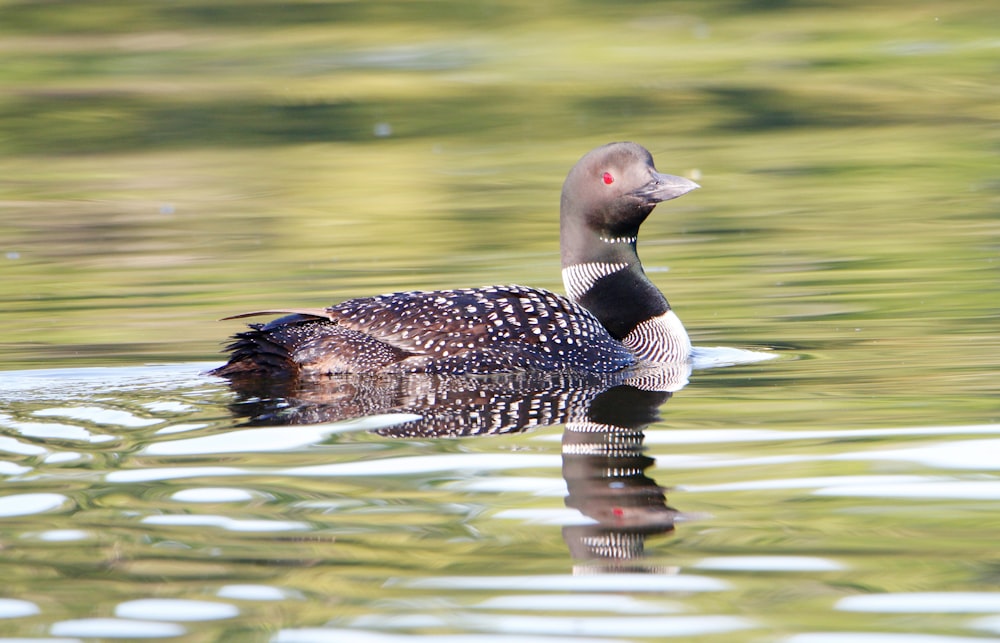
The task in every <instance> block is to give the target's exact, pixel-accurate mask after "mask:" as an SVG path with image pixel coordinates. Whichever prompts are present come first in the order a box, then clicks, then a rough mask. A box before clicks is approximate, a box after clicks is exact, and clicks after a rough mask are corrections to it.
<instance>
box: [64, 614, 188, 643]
mask: <svg viewBox="0 0 1000 643" xmlns="http://www.w3.org/2000/svg"><path fill="white" fill-rule="evenodd" d="M49 632H50V633H52V634H53V635H54V636H79V637H82V638H98V639H99V638H106V639H151V638H161V637H174V636H182V635H184V634H185V633H186V632H187V629H186V628H184V627H183V626H181V625H178V624H176V623H159V622H155V621H136V620H131V619H120V618H80V619H72V620H69V621H58V622H56V623H53V624H52V627H51V628H49Z"/></svg>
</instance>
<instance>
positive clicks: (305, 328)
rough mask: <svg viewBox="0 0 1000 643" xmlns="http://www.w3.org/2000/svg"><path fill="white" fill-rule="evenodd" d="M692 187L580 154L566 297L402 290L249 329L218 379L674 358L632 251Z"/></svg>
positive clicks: (622, 150)
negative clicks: (661, 207)
mask: <svg viewBox="0 0 1000 643" xmlns="http://www.w3.org/2000/svg"><path fill="white" fill-rule="evenodd" d="M696 187H698V186H697V184H695V183H693V182H691V181H688V180H686V179H682V178H680V177H674V176H670V175H666V174H660V173H658V172H657V171H656V169H655V168H654V167H653V161H652V157H651V156H650V154H649V152H647V151H646V150H645V149H644V148H642V147H641V146H639V145H636V144H634V143H612V144H609V145H605V146H603V147H600V148H597V149H596V150H593V151H591V152H590V153H588V154H586V155H585V156H584V157H583V158H582V159H580V161H579V162H578V163H577V164H576V165H575V166H574V167H573V169H572V170H571V171H570V173H569V175H568V176H567V178H566V182H565V183H564V185H563V192H562V201H561V205H560V212H561V216H560V245H561V250H562V264H563V279H564V284H565V287H566V290H567V294H568V295H569V298H565V297H562V296H560V295H556V294H554V293H552V292H549V291H546V290H541V289H537V288H528V287H525V286H489V287H485V288H466V289H458V290H440V291H432V292H422V291H414V292H401V293H391V294H386V295H380V296H377V297H370V298H363V299H352V300H349V301H345V302H343V303H340V304H337V305H335V306H331V307H329V308H321V309H278V310H272V311H263V312H262V313H248V314H247V315H237V317H242V316H249V315H255V314H264V313H292V314H291V315H288V316H285V317H282V318H280V319H277V320H275V321H272V322H270V323H267V324H253V325H251V327H250V330H248V331H245V332H242V333H239V334H237V335H236V337H235V341H234V342H233V343H232V344H231V345H230V346H229V350H230V352H231V356H230V360H229V362H228V363H227V364H225V365H224V366H222V367H221V368H218V369H216V370H215V371H213V373H214V374H216V375H221V376H224V377H245V376H250V377H256V376H260V375H267V376H273V375H278V376H287V377H311V376H320V375H330V374H337V373H441V374H467V373H473V374H476V373H504V372H520V371H580V372H589V373H611V372H616V371H620V370H622V369H625V368H627V367H630V366H634V365H636V364H638V363H641V362H660V363H671V362H678V361H684V360H686V359H687V358H688V356H689V354H690V342H689V341H688V339H687V333H686V332H685V331H684V327H683V325H681V324H680V321H679V320H677V318H676V316H675V315H674V314H673V312H672V311H671V310H670V305H669V304H668V303H667V300H666V298H664V297H663V295H662V294H661V293H660V291H659V290H658V289H657V288H656V286H654V285H653V283H652V282H651V281H649V279H648V278H647V277H646V275H645V273H644V272H643V270H642V265H641V263H640V262H639V258H638V255H637V254H636V249H635V245H636V239H637V235H638V230H639V226H640V225H641V224H642V222H643V221H644V220H645V219H646V217H647V216H648V215H649V213H650V212H652V210H653V208H654V207H655V206H656V204H657V203H659V202H661V201H665V200H668V199H672V198H676V197H678V196H680V195H682V194H685V193H686V192H689V191H690V190H692V189H694V188H696Z"/></svg>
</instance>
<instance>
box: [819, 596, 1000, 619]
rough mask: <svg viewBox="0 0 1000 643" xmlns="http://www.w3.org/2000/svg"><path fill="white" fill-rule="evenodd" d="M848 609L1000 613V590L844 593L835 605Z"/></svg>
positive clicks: (898, 611)
mask: <svg viewBox="0 0 1000 643" xmlns="http://www.w3.org/2000/svg"><path fill="white" fill-rule="evenodd" d="M834 608H835V609H838V610H845V611H849V612H892V613H902V614H905V613H914V614H929V613H930V614H933V613H939V614H963V613H975V612H997V613H1000V593H995V592H911V593H891V594H866V595H862V596H847V597H844V598H842V599H840V600H839V601H837V603H836V605H834Z"/></svg>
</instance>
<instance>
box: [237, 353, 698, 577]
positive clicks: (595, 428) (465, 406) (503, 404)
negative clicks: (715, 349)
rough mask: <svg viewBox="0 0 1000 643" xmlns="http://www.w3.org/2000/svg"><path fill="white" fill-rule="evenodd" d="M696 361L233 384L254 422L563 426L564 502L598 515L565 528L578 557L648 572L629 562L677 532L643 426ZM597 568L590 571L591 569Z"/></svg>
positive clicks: (491, 429) (465, 431) (420, 428)
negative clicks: (382, 419) (598, 369)
mask: <svg viewBox="0 0 1000 643" xmlns="http://www.w3.org/2000/svg"><path fill="white" fill-rule="evenodd" d="M690 371H691V369H690V366H688V365H671V366H670V367H668V368H656V369H649V370H641V371H626V372H622V373H616V374H611V375H596V374H586V373H580V374H576V373H524V374H515V375H488V376H463V377H455V376H451V377H448V376H434V375H410V376H371V375H345V376H336V377H330V378H324V379H321V380H312V381H306V382H301V381H299V382H294V383H292V382H270V383H266V382H261V381H255V382H248V381H242V382H241V381H234V382H233V386H234V387H235V388H236V390H237V392H238V393H239V394H240V396H241V399H240V400H239V401H238V402H237V403H235V404H234V405H233V407H232V408H233V410H234V412H235V413H236V414H237V415H240V416H244V417H248V418H249V422H250V424H253V425H295V424H314V423H321V422H337V421H342V420H349V419H356V418H361V417H368V416H372V415H384V414H394V413H398V414H404V413H405V414H412V415H416V416H419V417H417V418H416V419H411V420H408V421H405V422H402V423H399V424H395V425H392V426H390V427H386V428H381V429H377V430H376V431H375V432H376V433H378V434H380V435H385V436H387V437H399V438H411V437H458V436H470V435H484V434H500V433H517V432H521V431H525V430H528V429H533V428H536V427H543V426H552V425H556V424H564V425H565V431H564V433H563V440H562V462H563V466H562V472H563V478H564V479H565V481H566V485H567V488H568V490H569V495H568V496H567V498H566V506H567V507H570V508H572V509H575V510H577V511H579V512H580V513H581V514H583V516H585V517H586V518H587V519H589V520H590V521H592V522H589V523H588V524H580V525H567V526H566V527H564V529H563V537H564V539H565V540H566V543H567V545H568V546H569V550H570V552H571V554H572V555H573V557H574V558H577V559H585V560H590V561H605V562H607V563H609V564H611V567H607V568H604V567H602V568H600V569H602V570H603V571H614V572H622V571H628V572H632V573H635V572H641V571H648V570H644V569H641V568H637V567H635V566H628V567H625V566H622V563H625V562H628V561H634V560H635V559H637V558H640V557H642V555H643V551H644V544H645V540H646V538H647V537H649V536H653V535H657V534H664V533H668V532H670V531H672V530H673V528H674V517H675V515H676V514H677V512H676V511H675V510H674V509H671V508H670V507H668V506H667V505H666V497H665V496H664V493H663V489H662V488H661V487H659V486H658V485H657V484H656V482H655V481H654V480H653V479H651V478H649V477H648V476H646V475H645V470H646V469H648V468H649V467H650V466H651V465H652V464H653V459H652V458H650V457H648V456H645V455H643V453H642V450H643V430H644V429H645V427H646V426H648V425H649V424H651V423H652V422H655V421H656V420H657V419H658V411H659V408H660V406H661V405H662V404H663V403H664V402H666V401H667V400H668V399H670V396H671V395H672V393H673V392H674V391H676V390H679V389H680V388H682V387H683V386H684V385H685V384H686V383H687V378H688V376H689V375H690ZM588 571H591V572H593V571H594V568H588Z"/></svg>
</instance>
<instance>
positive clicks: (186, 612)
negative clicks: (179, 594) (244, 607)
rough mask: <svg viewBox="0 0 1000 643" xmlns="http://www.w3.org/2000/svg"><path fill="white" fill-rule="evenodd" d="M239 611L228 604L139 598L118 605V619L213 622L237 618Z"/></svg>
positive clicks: (116, 613) (116, 611)
mask: <svg viewBox="0 0 1000 643" xmlns="http://www.w3.org/2000/svg"><path fill="white" fill-rule="evenodd" d="M239 614H240V610H239V609H237V608H236V606H234V605H229V604H228V603H217V602H213V601H196V600H190V599H178V598H140V599H137V600H133V601H126V602H124V603H119V604H118V606H117V607H115V616H117V617H119V618H132V619H140V620H142V619H146V620H153V621H156V620H161V621H214V620H218V619H224V618H235V617H236V616H239Z"/></svg>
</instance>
